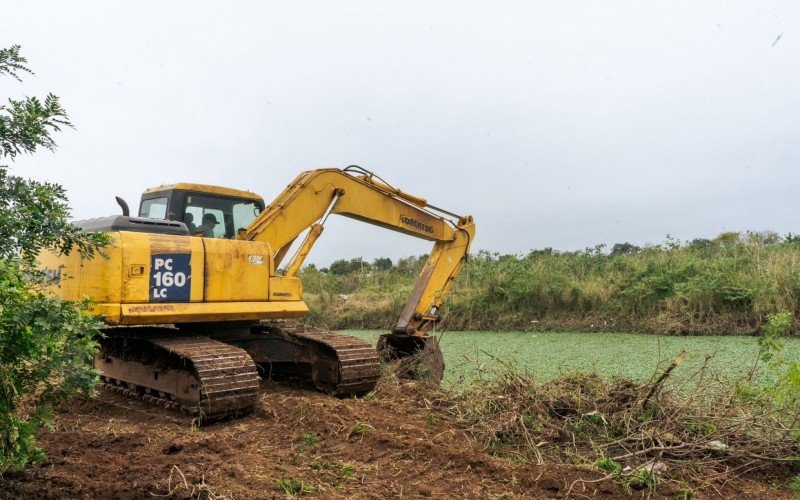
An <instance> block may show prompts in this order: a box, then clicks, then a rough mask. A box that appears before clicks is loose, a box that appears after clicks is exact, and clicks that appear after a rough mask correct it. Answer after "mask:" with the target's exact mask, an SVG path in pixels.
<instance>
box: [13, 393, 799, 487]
mask: <svg viewBox="0 0 800 500" xmlns="http://www.w3.org/2000/svg"><path fill="white" fill-rule="evenodd" d="M55 426H56V427H55V429H54V430H52V431H50V430H42V431H41V432H40V434H39V443H40V444H41V445H42V446H44V448H45V449H46V451H47V454H48V457H49V460H50V461H49V463H46V464H43V465H38V466H34V467H31V468H29V469H28V470H26V471H24V472H17V473H11V474H6V475H5V476H4V477H2V478H0V497H1V498H18V497H24V498H157V497H162V496H163V497H167V496H172V497H175V498H188V497H201V498H273V497H276V498H281V497H285V496H286V493H285V491H284V489H283V488H281V486H280V485H279V483H281V484H283V486H284V487H288V488H289V489H290V490H291V489H292V488H294V489H295V491H296V490H298V489H302V490H303V491H302V492H301V495H302V496H306V495H308V496H317V497H325V498H330V497H349V498H386V497H392V498H394V497H427V496H434V497H470V498H486V497H494V498H511V497H519V498H563V497H567V496H569V497H575V498H583V497H614V498H615V497H625V496H626V495H625V494H624V493H623V491H622V489H621V487H620V485H619V483H618V482H616V481H613V480H608V479H603V475H602V474H601V473H600V472H598V471H595V470H590V469H587V468H581V467H576V466H565V465H545V466H536V465H531V464H524V463H515V462H513V461H511V460H508V459H504V458H498V457H493V456H491V455H489V454H487V453H486V452H485V451H484V450H482V449H481V448H480V447H479V446H478V445H477V444H475V443H473V442H471V441H470V440H469V439H468V438H467V437H466V435H465V433H464V431H463V429H461V428H460V427H459V425H458V423H457V422H454V421H452V420H451V419H449V418H448V417H447V416H446V415H445V414H442V413H441V412H436V411H432V410H430V409H429V405H428V404H427V402H426V399H425V397H424V393H423V392H421V391H417V390H415V387H414V385H413V383H412V382H401V383H397V382H386V383H384V382H382V383H381V385H380V386H379V389H378V390H377V391H376V392H375V393H374V394H373V395H372V396H369V397H366V398H362V399H354V398H353V399H335V398H332V397H329V396H326V395H323V394H319V393H316V392H312V391H307V390H302V389H296V388H289V387H285V386H278V385H275V384H273V383H271V382H263V383H262V388H261V396H260V400H259V403H258V406H257V410H256V411H255V412H254V414H252V415H250V416H247V417H243V418H240V419H237V420H229V421H223V422H217V423H214V424H211V425H208V426H205V427H202V428H199V429H198V428H197V427H196V426H194V425H193V420H192V418H191V417H188V416H185V415H183V414H180V413H177V412H174V411H168V410H164V409H161V408H155V407H151V406H150V405H149V404H146V403H143V402H140V401H136V400H131V399H127V398H125V397H124V396H120V395H116V394H110V393H101V395H100V396H99V397H98V398H97V399H94V400H91V401H85V400H78V401H73V402H72V403H70V404H69V405H65V407H64V408H62V409H61V411H60V413H59V415H58V417H57V419H56V421H55ZM727 481H728V482H723V481H721V480H720V481H718V482H716V483H713V482H712V483H710V485H709V486H708V487H707V488H706V489H703V490H699V491H698V490H697V489H695V490H694V497H693V498H703V497H716V496H723V497H730V498H733V497H736V498H782V497H788V495H787V494H783V493H780V492H778V491H776V490H774V489H773V488H771V485H770V484H769V480H768V479H767V478H749V479H748V478H733V479H730V478H729V479H728V480H727ZM679 489H680V486H679V485H677V484H674V483H673V482H669V481H665V482H664V483H663V484H662V486H661V487H660V489H659V492H658V496H659V497H664V498H676V496H677V494H678V492H679ZM646 496H647V495H646V493H645V492H633V497H634V498H636V497H646Z"/></svg>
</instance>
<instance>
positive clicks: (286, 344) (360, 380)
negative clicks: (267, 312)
mask: <svg viewBox="0 0 800 500" xmlns="http://www.w3.org/2000/svg"><path fill="white" fill-rule="evenodd" d="M232 343H233V344H234V345H238V346H240V347H242V348H244V349H246V350H247V351H248V352H249V353H250V355H251V356H253V358H254V359H255V360H256V361H257V362H259V363H261V364H268V365H271V364H274V365H275V366H278V365H283V366H284V367H285V366H287V365H289V366H290V367H292V366H294V367H300V366H305V367H306V369H305V370H295V371H294V373H295V374H301V375H302V376H304V377H306V378H308V379H310V380H309V382H311V383H313V384H314V386H315V387H316V388H317V389H319V390H321V391H323V392H327V393H329V394H333V395H335V396H342V397H344V396H354V395H359V394H365V393H367V392H369V391H371V390H373V389H374V388H375V384H377V382H378V379H379V378H380V374H381V367H380V359H379V358H378V353H377V351H376V350H375V348H374V347H373V346H372V345H371V344H369V343H367V342H364V341H363V340H360V339H357V338H355V337H352V336H350V335H344V334H341V333H335V332H331V331H329V330H323V329H321V328H315V327H311V326H308V325H304V324H302V323H299V322H294V321H281V320H274V321H262V322H261V323H259V324H258V325H256V326H254V327H253V328H251V331H250V336H249V337H248V338H247V339H246V340H243V341H241V342H240V341H232ZM248 345H249V346H250V347H248ZM272 368H273V367H272V366H267V367H266V369H267V370H270V369H272Z"/></svg>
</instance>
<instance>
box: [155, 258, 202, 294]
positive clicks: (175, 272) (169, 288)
mask: <svg viewBox="0 0 800 500" xmlns="http://www.w3.org/2000/svg"><path fill="white" fill-rule="evenodd" d="M191 290H192V254H189V253H160V254H152V255H151V256H150V299H149V302H189V297H190V292H191Z"/></svg>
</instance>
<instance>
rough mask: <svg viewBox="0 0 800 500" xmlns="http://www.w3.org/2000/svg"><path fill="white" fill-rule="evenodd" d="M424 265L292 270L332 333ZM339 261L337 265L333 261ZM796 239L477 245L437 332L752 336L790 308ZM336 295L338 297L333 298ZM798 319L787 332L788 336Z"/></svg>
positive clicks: (395, 293)
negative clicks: (506, 251)
mask: <svg viewBox="0 0 800 500" xmlns="http://www.w3.org/2000/svg"><path fill="white" fill-rule="evenodd" d="M423 262H424V256H423V257H420V258H410V259H403V260H401V261H399V262H398V263H397V265H395V266H393V267H392V268H390V269H388V270H381V269H379V268H378V267H377V266H374V265H370V264H366V263H364V264H365V265H364V266H362V267H360V268H358V267H356V266H350V267H351V268H353V269H352V270H351V272H349V273H345V274H335V273H332V272H330V271H328V272H325V270H319V269H316V268H314V267H312V266H309V267H307V268H305V269H304V270H303V272H302V278H303V283H304V287H305V291H306V294H307V300H308V302H309V303H310V306H311V309H312V316H311V319H312V320H313V321H316V322H317V323H319V324H325V325H327V326H329V327H333V328H386V327H388V326H390V325H391V323H392V322H393V320H394V319H395V318H396V317H397V315H398V314H399V311H400V310H401V308H402V304H403V302H404V301H405V300H406V298H407V297H408V295H409V293H410V290H411V287H412V286H413V283H414V280H415V278H416V275H417V273H418V271H419V269H420V268H421V265H422V263H423ZM342 267H345V266H342ZM798 269H800V238H798V237H797V236H795V235H787V236H785V237H779V236H778V235H777V234H775V233H770V232H762V233H756V232H748V233H743V234H740V233H723V234H721V235H720V236H718V237H717V238H715V239H714V240H694V241H691V242H685V243H681V242H678V241H675V240H673V239H668V240H667V241H666V242H665V243H663V244H660V245H650V246H646V247H644V248H639V247H635V246H633V245H629V244H617V245H614V248H613V249H612V251H610V252H606V251H605V249H604V247H603V246H602V245H600V246H598V247H595V248H590V249H586V250H583V251H577V252H557V251H554V250H552V249H545V250H536V251H532V252H530V253H528V254H527V255H498V254H492V253H488V252H479V253H478V254H477V255H473V256H472V257H471V258H470V259H469V261H468V262H467V263H466V264H465V265H464V268H463V270H462V272H461V274H460V275H459V276H458V278H457V280H456V283H455V284H454V285H453V288H452V290H451V293H450V296H449V297H448V299H447V301H446V307H445V313H446V316H445V318H444V321H443V323H442V325H441V326H442V328H446V329H454V330H553V329H561V330H565V329H566V330H577V331H591V330H605V331H608V330H614V331H639V332H653V333H673V334H720V333H748V334H752V333H757V332H759V331H760V326H761V325H762V324H763V322H764V320H765V319H766V318H767V316H768V315H769V314H773V313H777V312H779V311H797V310H798V309H800V272H798ZM342 295H345V296H346V297H344V298H343V297H342ZM798 323H800V322H798V319H797V317H796V316H795V317H794V318H793V320H792V325H791V327H790V330H791V332H792V333H793V334H797V333H798Z"/></svg>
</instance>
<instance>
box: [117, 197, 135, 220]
mask: <svg viewBox="0 0 800 500" xmlns="http://www.w3.org/2000/svg"><path fill="white" fill-rule="evenodd" d="M114 198H115V199H116V200H117V204H118V205H119V206H120V208H122V215H124V216H125V217H130V215H131V209H130V208H128V204H127V203H126V202H125V200H123V199H122V198H120V197H119V196H115V197H114Z"/></svg>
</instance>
